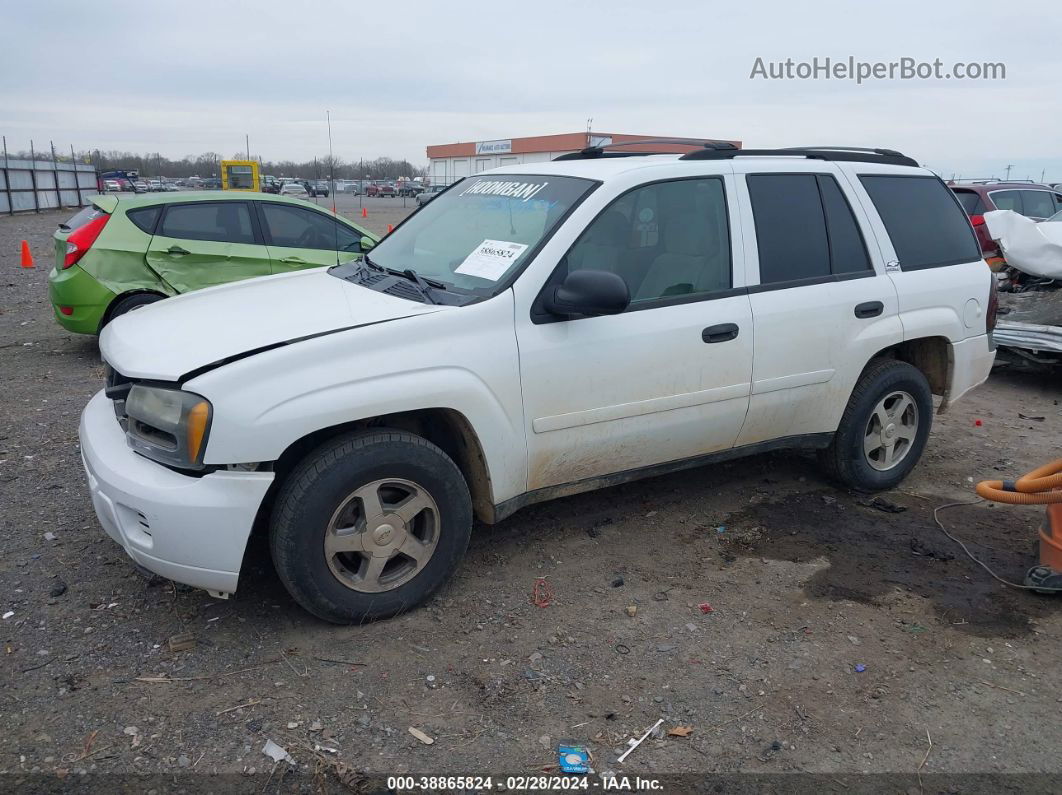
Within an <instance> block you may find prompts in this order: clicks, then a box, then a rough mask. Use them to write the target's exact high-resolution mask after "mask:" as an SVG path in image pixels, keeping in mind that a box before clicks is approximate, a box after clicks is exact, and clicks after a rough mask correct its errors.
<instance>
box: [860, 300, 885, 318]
mask: <svg viewBox="0 0 1062 795" xmlns="http://www.w3.org/2000/svg"><path fill="white" fill-rule="evenodd" d="M884 309H885V304H883V303H881V301H867V302H866V303H862V304H856V308H855V316H856V317H858V318H859V319H860V320H865V319H866V318H868V317H877V316H878V315H880V314H881V313H882V311H883V310H884Z"/></svg>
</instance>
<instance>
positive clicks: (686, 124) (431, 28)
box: [0, 0, 1062, 182]
mask: <svg viewBox="0 0 1062 795" xmlns="http://www.w3.org/2000/svg"><path fill="white" fill-rule="evenodd" d="M4 5H5V8H4V11H3V13H2V15H0V29H3V31H4V32H3V45H2V47H0V133H2V134H4V135H6V136H7V141H8V147H9V148H10V149H13V150H18V149H24V148H28V146H29V140H30V139H31V138H32V139H33V140H34V142H35V144H36V145H37V146H43V147H47V143H48V141H49V140H53V141H55V144H56V147H57V148H59V149H62V150H69V147H70V145H71V144H73V145H74V146H75V147H76V148H78V149H90V148H92V149H95V148H99V149H125V150H132V151H141V152H155V151H158V152H161V153H162V154H164V155H166V156H171V157H180V156H183V155H186V154H194V153H199V152H203V151H217V152H220V153H221V154H222V155H225V156H231V155H232V154H234V153H236V152H239V151H242V150H243V149H244V143H243V141H244V134H245V133H246V134H248V135H249V136H250V144H251V153H252V154H253V155H255V156H261V157H262V158H264V159H267V160H281V159H289V158H290V159H294V160H301V159H305V158H308V157H312V156H313V155H316V154H323V153H326V152H327V150H328V139H327V131H326V128H325V111H326V110H330V111H331V113H332V132H333V140H334V147H335V153H336V155H338V156H340V157H342V158H344V159H347V160H351V159H353V160H356V159H358V158H366V159H369V158H374V157H378V156H381V155H388V156H393V157H405V158H408V159H410V160H411V161H412V162H414V163H417V164H422V163H426V155H425V151H424V148H425V146H426V145H428V144H436V143H448V142H453V141H468V140H487V139H496V138H509V137H516V136H522V135H538V134H545V133H558V132H571V131H576V130H583V129H585V128H586V124H587V118H588V117H592V118H593V129H594V130H597V131H603V132H629V133H645V134H653V135H682V136H696V137H701V136H703V137H714V138H733V139H740V140H742V141H743V142H744V144H745V146H793V145H801V144H845V145H861V146H887V147H892V148H896V149H899V150H901V151H903V152H905V153H907V154H910V155H912V156H913V157H915V158H917V159H918V160H919V161H920V162H922V163H924V164H926V165H928V166H930V167H931V168H933V169H935V170H937V171H939V172H940V173H942V174H943V175H944V176H950V175H951V174H952V173H953V172H957V173H959V174H961V175H965V176H991V175H997V176H1002V175H1003V172H1004V168H1005V166H1006V165H1008V164H1012V165H1013V166H1014V168H1013V171H1012V173H1011V176H1012V177H1019V176H1020V177H1024V176H1027V175H1032V176H1035V177H1036V178H1039V176H1040V172H1041V170H1042V169H1046V172H1047V179H1048V180H1049V181H1058V182H1062V151H1060V148H1059V142H1060V137H1062V136H1060V133H1059V131H1060V128H1062V112H1060V111H1062V107H1060V105H1062V91H1060V90H1059V88H1058V84H1059V80H1060V77H1062V69H1060V66H1062V42H1060V40H1059V35H1058V34H1059V30H1060V27H1062V26H1060V24H1059V14H1058V11H1057V9H1053V4H1051V3H1043V2H1039V3H1033V2H1024V0H1008V2H998V0H996V1H994V2H984V1H983V0H964V2H950V1H948V2H941V1H940V0H937V2H932V1H931V0H918V2H910V1H909V0H890V1H889V2H886V3H877V4H856V3H852V2H818V3H816V2H813V1H811V2H774V0H761V2H754V3H749V4H745V5H742V4H739V3H729V2H728V3H709V2H703V3H701V2H698V3H685V4H680V3H666V4H659V3H657V4H652V3H646V2H644V0H639V2H625V0H603V1H602V2H594V3H578V2H572V0H566V2H552V0H542V1H541V2H537V3H516V2H497V0H495V1H494V2H479V3H475V2H460V1H458V0H448V1H447V2H443V1H442V0H438V1H433V0H399V2H394V1H392V2H377V1H376V0H356V2H355V1H354V0H349V1H348V2H316V1H315V0H309V1H307V0H303V2H291V0H254V2H232V1H231V0H222V2H218V0H213V1H212V2H200V1H199V0H181V1H180V2H170V1H169V0H152V1H145V0H137V1H136V2H125V1H124V0H121V1H119V0H93V2H83V0H78V1H77V2H51V1H50V0H9V1H8V2H7V3H5V4H4ZM683 9H685V10H683ZM665 10H666V13H665ZM816 56H818V57H819V58H820V59H823V58H826V57H831V58H833V59H835V60H845V59H847V58H848V57H849V56H854V58H855V59H856V60H862V61H895V60H899V59H900V58H903V57H905V56H907V57H912V58H915V59H917V60H919V61H932V60H933V59H935V58H939V59H941V61H942V62H943V64H944V70H945V71H950V69H951V66H952V64H953V63H955V62H957V61H962V62H967V63H968V62H982V61H990V62H1002V63H1004V64H1005V67H1006V79H1004V80H988V81H984V80H957V79H947V80H946V79H939V80H938V79H933V80H898V79H895V80H878V81H870V82H867V83H864V84H863V85H857V84H856V83H855V82H854V81H849V80H837V79H830V80H825V79H819V80H799V79H794V80H769V81H768V80H763V79H750V73H751V72H752V69H753V66H754V64H755V63H756V58H757V57H760V58H763V59H764V61H765V62H772V61H773V62H777V61H784V60H785V59H786V58H792V59H794V61H803V60H810V59H811V58H813V57H816Z"/></svg>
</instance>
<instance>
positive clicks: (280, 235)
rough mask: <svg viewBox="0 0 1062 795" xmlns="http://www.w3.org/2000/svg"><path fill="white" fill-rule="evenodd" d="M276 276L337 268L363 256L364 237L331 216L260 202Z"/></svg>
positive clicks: (289, 205) (275, 203)
mask: <svg viewBox="0 0 1062 795" xmlns="http://www.w3.org/2000/svg"><path fill="white" fill-rule="evenodd" d="M257 204H258V213H259V218H260V219H261V224H262V233H263V234H264V236H265V241H266V247H267V249H268V251H269V259H270V263H271V264H270V267H271V269H272V272H273V273H288V272H290V271H296V270H302V269H303V268H318V267H321V266H322V265H337V264H339V263H341V262H349V261H350V260H352V259H355V258H356V257H357V256H358V255H360V254H361V236H360V235H358V234H357V233H356V232H355V231H354V230H352V229H351V228H350V227H349V226H347V225H346V224H341V223H339V222H338V221H336V220H335V219H334V218H332V217H331V216H330V215H328V214H326V213H323V212H319V211H318V210H311V209H309V208H307V207H298V206H296V205H293V204H285V203H283V202H268V201H263V202H257Z"/></svg>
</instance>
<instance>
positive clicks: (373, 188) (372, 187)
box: [365, 182, 380, 196]
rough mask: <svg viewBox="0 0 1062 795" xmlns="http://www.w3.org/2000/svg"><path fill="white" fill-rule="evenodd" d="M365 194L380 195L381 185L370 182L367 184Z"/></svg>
mask: <svg viewBox="0 0 1062 795" xmlns="http://www.w3.org/2000/svg"><path fill="white" fill-rule="evenodd" d="M365 195H366V196H379V195H380V186H379V185H377V184H376V183H375V182H370V183H369V184H368V185H366V186H365Z"/></svg>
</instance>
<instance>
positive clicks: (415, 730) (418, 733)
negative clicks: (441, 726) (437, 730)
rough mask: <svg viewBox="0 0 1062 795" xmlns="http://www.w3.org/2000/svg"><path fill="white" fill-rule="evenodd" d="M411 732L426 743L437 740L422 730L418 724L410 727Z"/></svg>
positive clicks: (429, 743)
mask: <svg viewBox="0 0 1062 795" xmlns="http://www.w3.org/2000/svg"><path fill="white" fill-rule="evenodd" d="M409 733H410V734H412V735H413V736H414V737H416V738H417V739H418V740H420V741H421V742H422V743H424V744H425V745H431V744H432V743H434V742H435V738H434V737H429V736H428V735H426V734H425V733H424V732H422V731H421V730H420V729H418V728H417V727H416V726H410V727H409Z"/></svg>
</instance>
